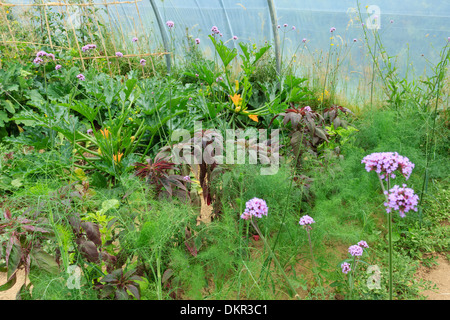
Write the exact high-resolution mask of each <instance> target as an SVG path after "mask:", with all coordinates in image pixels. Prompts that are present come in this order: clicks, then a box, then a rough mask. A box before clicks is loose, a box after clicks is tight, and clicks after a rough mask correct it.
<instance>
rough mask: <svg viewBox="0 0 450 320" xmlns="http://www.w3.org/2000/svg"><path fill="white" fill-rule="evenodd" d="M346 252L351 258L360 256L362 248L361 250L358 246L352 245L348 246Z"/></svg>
mask: <svg viewBox="0 0 450 320" xmlns="http://www.w3.org/2000/svg"><path fill="white" fill-rule="evenodd" d="M348 252H349V253H350V254H351V255H352V256H358V257H359V256H362V254H363V248H361V247H360V246H358V245H353V246H350V247H349V248H348Z"/></svg>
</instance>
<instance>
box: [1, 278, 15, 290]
mask: <svg viewBox="0 0 450 320" xmlns="http://www.w3.org/2000/svg"><path fill="white" fill-rule="evenodd" d="M16 280H17V277H16V275H15V274H14V275H13V276H12V278H11V279H9V281H7V282H6V283H5V284H3V285H1V286H0V291H6V290H9V289H11V288H12V287H13V286H14V285H15V284H16Z"/></svg>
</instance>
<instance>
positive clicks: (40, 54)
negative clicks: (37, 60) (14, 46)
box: [36, 50, 48, 57]
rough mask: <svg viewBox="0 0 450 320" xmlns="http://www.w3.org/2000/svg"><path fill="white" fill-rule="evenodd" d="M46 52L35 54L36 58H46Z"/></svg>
mask: <svg viewBox="0 0 450 320" xmlns="http://www.w3.org/2000/svg"><path fill="white" fill-rule="evenodd" d="M47 54H48V53H47V52H45V51H43V50H41V51H39V52H38V53H36V57H46V56H47Z"/></svg>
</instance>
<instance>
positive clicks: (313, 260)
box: [306, 226, 326, 300]
mask: <svg viewBox="0 0 450 320" xmlns="http://www.w3.org/2000/svg"><path fill="white" fill-rule="evenodd" d="M310 228H311V227H309V226H306V233H307V235H308V242H309V251H310V252H311V260H312V265H313V270H314V274H315V275H316V276H317V282H318V283H319V286H320V288H321V289H322V290H323V288H322V281H320V275H319V272H318V271H317V264H316V259H314V253H313V248H312V242H311V235H310V234H309V232H310V231H311V229H310ZM322 296H323V298H324V300H325V298H326V297H325V292H323V291H322Z"/></svg>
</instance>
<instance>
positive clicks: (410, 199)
mask: <svg viewBox="0 0 450 320" xmlns="http://www.w3.org/2000/svg"><path fill="white" fill-rule="evenodd" d="M385 193H386V195H387V197H388V202H385V203H384V205H385V206H386V207H387V208H386V212H388V213H390V212H391V211H392V209H394V210H397V211H398V212H399V213H400V217H402V218H404V217H405V216H406V215H405V212H408V211H410V210H414V211H417V203H418V201H419V196H417V195H416V194H414V190H413V189H411V188H407V187H406V184H403V186H402V188H400V186H398V185H395V186H394V187H393V188H392V189H390V190H389V193H388V192H387V191H386V192H385Z"/></svg>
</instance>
